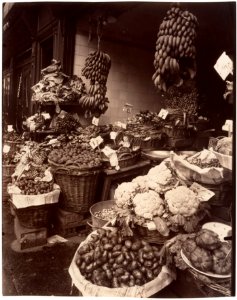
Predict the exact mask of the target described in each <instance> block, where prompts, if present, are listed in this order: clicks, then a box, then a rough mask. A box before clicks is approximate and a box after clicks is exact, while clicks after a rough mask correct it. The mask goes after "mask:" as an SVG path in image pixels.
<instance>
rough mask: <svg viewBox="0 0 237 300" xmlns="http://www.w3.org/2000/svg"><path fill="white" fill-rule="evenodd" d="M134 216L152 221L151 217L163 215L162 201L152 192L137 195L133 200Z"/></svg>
mask: <svg viewBox="0 0 237 300" xmlns="http://www.w3.org/2000/svg"><path fill="white" fill-rule="evenodd" d="M133 205H134V211H135V214H136V215H137V216H139V217H143V218H145V219H150V220H152V218H153V216H161V215H162V214H163V213H164V201H163V200H162V199H161V198H160V196H159V194H157V193H156V192H154V191H148V192H145V193H139V194H137V195H136V196H135V197H134V198H133Z"/></svg>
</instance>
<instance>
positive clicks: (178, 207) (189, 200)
mask: <svg viewBox="0 0 237 300" xmlns="http://www.w3.org/2000/svg"><path fill="white" fill-rule="evenodd" d="M165 200H166V201H167V204H168V207H169V211H170V212H171V213H172V214H174V215H177V214H180V215H182V216H184V217H190V216H192V215H193V214H195V213H196V211H197V210H198V207H199V204H200V201H199V199H198V197H197V195H196V194H195V193H194V192H193V191H191V190H190V189H189V188H187V187H186V186H178V187H176V188H174V189H172V190H170V191H168V192H166V193H165Z"/></svg>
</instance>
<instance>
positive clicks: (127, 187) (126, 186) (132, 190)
mask: <svg viewBox="0 0 237 300" xmlns="http://www.w3.org/2000/svg"><path fill="white" fill-rule="evenodd" d="M138 191H139V185H138V183H136V182H123V183H121V184H120V185H119V186H118V187H117V188H116V190H115V192H114V199H115V202H116V204H117V206H118V207H121V208H127V207H128V206H130V205H131V204H132V199H133V197H134V196H135V195H136V194H137V192H138Z"/></svg>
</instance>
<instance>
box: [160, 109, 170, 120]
mask: <svg viewBox="0 0 237 300" xmlns="http://www.w3.org/2000/svg"><path fill="white" fill-rule="evenodd" d="M168 114H169V112H168V110H166V109H164V108H162V109H161V110H160V112H159V114H158V117H160V118H161V119H163V120H165V119H166V118H167V116H168Z"/></svg>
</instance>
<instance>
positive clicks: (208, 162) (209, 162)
mask: <svg viewBox="0 0 237 300" xmlns="http://www.w3.org/2000/svg"><path fill="white" fill-rule="evenodd" d="M186 160H187V161H188V162H189V163H190V164H192V165H195V166H198V167H199V168H201V169H204V168H221V165H220V162H219V160H218V159H217V158H215V157H210V158H209V159H205V160H204V159H203V157H201V153H200V152H198V153H197V154H195V155H193V156H191V157H187V158H186Z"/></svg>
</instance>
